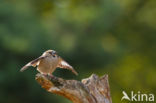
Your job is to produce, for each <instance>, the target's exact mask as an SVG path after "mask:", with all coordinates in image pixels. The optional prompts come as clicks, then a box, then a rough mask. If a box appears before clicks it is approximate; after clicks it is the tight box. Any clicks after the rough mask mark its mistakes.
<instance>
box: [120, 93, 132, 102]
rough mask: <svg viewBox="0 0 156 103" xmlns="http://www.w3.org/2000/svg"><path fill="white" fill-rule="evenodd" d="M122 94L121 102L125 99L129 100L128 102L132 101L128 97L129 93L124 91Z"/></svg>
mask: <svg viewBox="0 0 156 103" xmlns="http://www.w3.org/2000/svg"><path fill="white" fill-rule="evenodd" d="M122 94H123V97H122V98H121V101H122V100H123V99H127V100H129V101H131V100H130V98H129V97H128V95H127V93H126V92H125V91H122Z"/></svg>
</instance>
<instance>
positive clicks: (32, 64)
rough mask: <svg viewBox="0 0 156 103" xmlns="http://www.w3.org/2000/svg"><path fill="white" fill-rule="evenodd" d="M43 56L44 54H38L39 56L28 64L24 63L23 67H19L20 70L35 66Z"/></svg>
mask: <svg viewBox="0 0 156 103" xmlns="http://www.w3.org/2000/svg"><path fill="white" fill-rule="evenodd" d="M44 58H45V57H44V56H40V57H38V58H37V59H35V60H32V61H30V62H29V63H28V64H26V65H25V66H23V67H22V68H21V70H20V71H21V72H23V71H24V70H26V69H27V68H28V67H29V66H33V67H36V65H38V64H39V61H40V60H41V59H44Z"/></svg>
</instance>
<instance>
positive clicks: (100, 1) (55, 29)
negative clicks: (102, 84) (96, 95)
mask: <svg viewBox="0 0 156 103" xmlns="http://www.w3.org/2000/svg"><path fill="white" fill-rule="evenodd" d="M155 18H156V1H155V0H85V1H84V0H0V64H1V68H0V103H28V102H29V103H53V102H54V103H55V102H57V103H71V102H70V101H68V100H67V99H65V98H63V97H60V96H57V95H55V94H50V93H48V92H46V91H45V90H44V89H42V88H41V87H40V85H38V84H37V82H36V81H35V80H34V77H35V74H36V73H37V71H36V70H35V69H32V68H31V69H29V70H27V71H25V72H24V73H20V72H19V70H20V68H21V67H22V66H23V65H25V64H26V63H27V62H29V61H30V60H32V59H35V58H37V57H38V56H40V55H41V54H42V52H44V51H45V50H47V49H54V50H56V51H58V53H59V55H61V56H62V57H63V58H64V59H65V60H67V61H68V62H69V63H70V64H71V65H73V66H74V67H75V69H76V70H77V71H78V72H79V76H78V77H75V76H74V75H73V74H72V73H71V72H70V71H68V70H60V69H57V70H56V71H55V73H54V75H56V76H59V77H63V78H66V79H77V80H81V79H82V78H86V77H89V76H90V75H91V74H92V73H96V74H98V75H100V76H102V75H103V74H106V73H107V74H109V82H110V86H111V96H112V99H113V102H114V103H120V102H121V97H122V91H123V90H125V91H127V92H130V91H132V90H133V91H141V92H144V93H154V94H156V64H155V61H156V60H155V58H156V55H155V53H156V20H155Z"/></svg>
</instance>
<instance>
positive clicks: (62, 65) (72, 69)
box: [57, 58, 78, 75]
mask: <svg viewBox="0 0 156 103" xmlns="http://www.w3.org/2000/svg"><path fill="white" fill-rule="evenodd" d="M57 67H59V68H63V69H68V70H71V71H72V72H73V73H74V74H75V75H78V73H77V72H76V71H75V70H74V68H73V67H72V66H71V65H69V64H68V63H67V62H66V61H65V60H63V59H62V58H60V61H59V64H58V66H57Z"/></svg>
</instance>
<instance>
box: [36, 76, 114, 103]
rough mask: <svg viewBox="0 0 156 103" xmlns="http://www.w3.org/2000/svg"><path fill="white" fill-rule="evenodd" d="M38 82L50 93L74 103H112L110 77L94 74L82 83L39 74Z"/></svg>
mask: <svg viewBox="0 0 156 103" xmlns="http://www.w3.org/2000/svg"><path fill="white" fill-rule="evenodd" d="M36 80H37V82H38V83H39V84H40V85H41V86H42V88H44V89H46V90H47V91H48V92H51V93H55V94H58V95H61V96H64V97H65V98H68V99H69V100H71V101H72V102H73V103H112V100H111V96H110V88H109V83H108V75H104V76H102V77H100V78H99V77H98V76H97V75H95V74H92V75H91V76H90V77H89V78H86V79H83V80H82V81H81V82H80V81H77V80H64V79H62V78H58V77H54V76H48V75H47V76H45V75H42V74H37V75H36Z"/></svg>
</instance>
